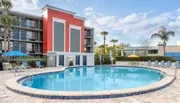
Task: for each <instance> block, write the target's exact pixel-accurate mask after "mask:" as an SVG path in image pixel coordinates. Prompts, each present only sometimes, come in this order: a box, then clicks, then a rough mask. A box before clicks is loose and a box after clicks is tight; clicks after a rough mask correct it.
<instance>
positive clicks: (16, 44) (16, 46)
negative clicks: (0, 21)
mask: <svg viewBox="0 0 180 103" xmlns="http://www.w3.org/2000/svg"><path fill="white" fill-rule="evenodd" d="M13 50H19V43H18V42H14V43H13Z"/></svg>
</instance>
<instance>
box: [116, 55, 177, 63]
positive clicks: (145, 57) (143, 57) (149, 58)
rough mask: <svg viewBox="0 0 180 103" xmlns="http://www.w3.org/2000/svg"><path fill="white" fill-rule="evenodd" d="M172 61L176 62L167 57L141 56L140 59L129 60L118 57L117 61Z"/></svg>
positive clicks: (124, 57)
mask: <svg viewBox="0 0 180 103" xmlns="http://www.w3.org/2000/svg"><path fill="white" fill-rule="evenodd" d="M148 60H151V61H155V60H158V61H162V60H165V61H171V62H174V61H175V60H174V59H173V58H172V57H166V56H140V57H139V58H128V57H126V56H120V57H116V61H148Z"/></svg>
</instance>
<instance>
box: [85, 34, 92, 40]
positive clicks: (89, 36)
mask: <svg viewBox="0 0 180 103" xmlns="http://www.w3.org/2000/svg"><path fill="white" fill-rule="evenodd" d="M84 37H85V38H90V39H91V38H92V37H91V35H84Z"/></svg>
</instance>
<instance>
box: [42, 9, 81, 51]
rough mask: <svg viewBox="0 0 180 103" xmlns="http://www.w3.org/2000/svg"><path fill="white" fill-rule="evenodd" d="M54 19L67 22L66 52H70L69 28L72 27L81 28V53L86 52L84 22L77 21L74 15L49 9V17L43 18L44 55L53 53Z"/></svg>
mask: <svg viewBox="0 0 180 103" xmlns="http://www.w3.org/2000/svg"><path fill="white" fill-rule="evenodd" d="M53 18H59V19H63V20H66V25H65V26H66V27H65V29H66V32H65V33H66V39H65V52H69V43H70V42H69V35H70V34H69V27H70V25H75V26H80V27H81V52H84V21H83V20H80V19H76V18H74V17H73V15H70V14H67V13H63V12H60V11H56V10H52V9H47V17H46V18H45V17H43V36H44V37H43V45H44V46H43V53H47V51H52V42H53V41H52V40H53V38H52V27H53V26H52V22H53Z"/></svg>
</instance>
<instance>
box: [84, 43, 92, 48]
mask: <svg viewBox="0 0 180 103" xmlns="http://www.w3.org/2000/svg"><path fill="white" fill-rule="evenodd" d="M85 47H93V44H92V43H85Z"/></svg>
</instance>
